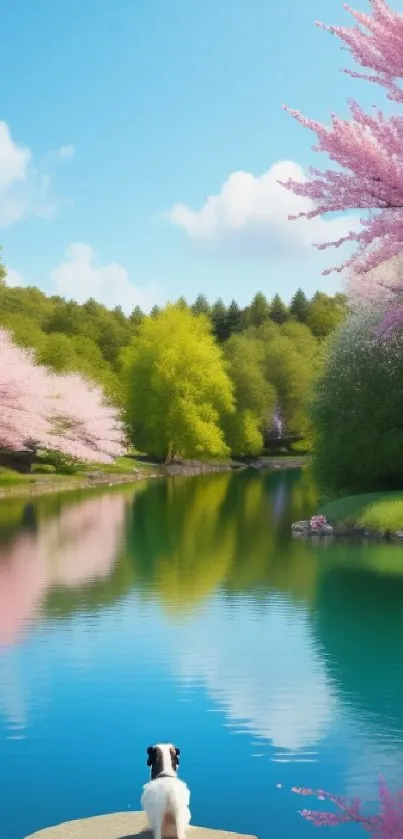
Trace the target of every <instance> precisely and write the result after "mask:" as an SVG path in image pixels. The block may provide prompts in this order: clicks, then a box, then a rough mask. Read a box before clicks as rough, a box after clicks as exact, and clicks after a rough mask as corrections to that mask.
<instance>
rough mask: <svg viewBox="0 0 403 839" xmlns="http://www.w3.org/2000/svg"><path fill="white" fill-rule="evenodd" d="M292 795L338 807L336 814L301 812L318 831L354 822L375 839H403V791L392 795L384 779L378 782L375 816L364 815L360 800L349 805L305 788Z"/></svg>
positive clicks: (295, 788) (343, 799)
mask: <svg viewBox="0 0 403 839" xmlns="http://www.w3.org/2000/svg"><path fill="white" fill-rule="evenodd" d="M292 791H293V792H295V793H297V795H303V796H314V797H315V798H317V799H318V800H320V801H329V802H330V803H331V804H333V805H334V806H335V808H336V812H323V811H321V810H307V809H303V810H301V811H300V813H301V816H302V817H303V818H304V819H306V820H307V821H310V822H312V823H313V824H314V825H315V826H316V827H337V825H339V824H343V823H346V822H353V823H355V824H359V825H361V827H363V828H364V830H366V831H367V832H368V833H370V834H371V835H372V836H374V837H375V839H403V790H400V791H399V792H397V793H396V794H395V795H393V794H392V793H391V792H390V791H389V790H388V788H387V786H386V784H385V782H384V780H383V779H382V778H381V779H380V781H379V798H380V805H381V806H380V810H379V812H378V813H376V814H375V815H373V816H370V815H366V814H364V813H363V812H362V809H361V801H360V799H359V798H354V799H353V800H352V801H347V800H346V799H345V798H343V797H341V796H336V795H332V794H331V793H328V792H325V791H324V790H312V789H306V788H304V787H293V789H292Z"/></svg>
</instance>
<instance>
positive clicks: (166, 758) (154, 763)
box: [147, 743, 180, 781]
mask: <svg viewBox="0 0 403 839" xmlns="http://www.w3.org/2000/svg"><path fill="white" fill-rule="evenodd" d="M179 755H180V749H177V748H176V746H173V745H172V743H157V744H156V745H155V746H149V747H148V749H147V766H151V780H152V781H153V780H154V779H155V778H158V776H159V775H162V774H163V775H176V773H177V769H178V766H179Z"/></svg>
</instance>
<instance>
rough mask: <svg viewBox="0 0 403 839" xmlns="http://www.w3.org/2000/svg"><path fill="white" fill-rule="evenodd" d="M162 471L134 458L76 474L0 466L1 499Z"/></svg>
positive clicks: (109, 483)
mask: <svg viewBox="0 0 403 839" xmlns="http://www.w3.org/2000/svg"><path fill="white" fill-rule="evenodd" d="M159 473H160V470H159V468H158V467H156V466H155V465H154V464H152V463H143V462H140V461H137V460H136V459H135V458H131V457H120V458H118V460H117V461H116V462H115V463H112V464H108V465H105V464H99V465H97V464H93V465H92V466H91V467H89V468H87V469H81V470H78V471H77V472H75V473H74V474H73V475H66V474H61V473H58V472H50V473H47V472H44V473H41V472H39V471H35V472H29V473H28V474H22V473H21V472H17V471H16V470H14V469H5V468H3V467H0V498H5V497H9V496H17V495H19V496H20V495H40V494H46V493H48V492H65V491H67V490H73V489H89V488H91V487H94V486H102V485H106V486H114V485H117V484H129V483H135V482H137V481H139V480H142V479H144V478H147V477H148V478H149V477H154V476H155V475H158V474H159Z"/></svg>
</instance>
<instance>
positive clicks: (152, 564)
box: [127, 472, 236, 609]
mask: <svg viewBox="0 0 403 839" xmlns="http://www.w3.org/2000/svg"><path fill="white" fill-rule="evenodd" d="M230 480H231V475H230V473H227V472H225V473H221V474H218V475H204V476H199V477H197V478H176V477H175V478H171V479H169V480H167V481H161V482H159V481H158V482H155V483H150V485H149V486H148V489H147V492H145V493H143V494H142V495H141V496H139V497H138V498H137V499H136V500H135V505H134V514H133V517H132V519H131V522H130V528H129V530H128V533H127V551H128V553H129V555H130V559H131V562H132V564H133V567H134V569H135V575H136V583H137V584H138V585H139V586H141V587H143V588H148V587H149V588H150V589H151V590H152V593H157V594H158V596H159V597H160V598H161V600H162V601H163V602H164V603H165V605H166V606H169V607H171V608H173V609H175V608H181V609H183V608H184V607H188V608H191V607H192V606H193V605H194V604H195V603H196V602H198V601H199V600H202V599H203V598H204V597H206V596H207V595H209V594H211V593H212V592H213V591H214V590H215V589H216V587H217V586H218V585H219V584H220V583H221V582H222V580H223V579H225V577H226V575H227V573H228V570H229V568H230V565H231V561H232V557H233V554H234V550H235V544H236V529H235V523H234V520H233V518H232V517H231V516H230V515H228V514H227V512H226V510H225V502H226V497H227V489H228V483H229V482H230Z"/></svg>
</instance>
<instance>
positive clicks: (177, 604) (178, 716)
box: [0, 472, 403, 839]
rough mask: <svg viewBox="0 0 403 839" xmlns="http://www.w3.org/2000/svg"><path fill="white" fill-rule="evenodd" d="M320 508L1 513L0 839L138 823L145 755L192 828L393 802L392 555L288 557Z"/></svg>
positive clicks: (250, 489) (127, 495)
mask: <svg viewBox="0 0 403 839" xmlns="http://www.w3.org/2000/svg"><path fill="white" fill-rule="evenodd" d="M316 503H317V501H316V497H315V490H314V488H313V486H312V484H311V483H310V480H309V478H308V476H307V474H301V473H298V472H283V473H274V474H273V473H266V474H260V473H255V472H251V473H250V474H249V473H247V472H244V473H242V474H239V475H232V474H218V475H207V476H204V477H200V478H173V479H170V480H169V481H167V482H164V481H160V480H158V481H150V482H149V483H148V484H138V485H136V487H135V488H134V489H127V488H126V489H124V490H121V489H119V490H109V491H104V492H102V493H101V492H98V491H95V490H94V491H93V494H74V495H72V494H69V495H66V496H64V497H57V496H48V497H42V498H39V499H37V501H36V502H34V503H26V501H20V500H13V501H8V502H2V503H1V504H0V785H1V791H2V795H1V822H2V825H1V836H2V837H4V839H22V837H24V836H25V835H27V834H29V833H31V832H33V831H34V830H37V829H39V828H41V827H46V826H48V825H51V824H55V823H58V822H60V821H64V820H67V819H74V818H79V817H85V816H90V815H93V814H98V813H104V812H109V811H116V810H128V809H138V808H139V797H140V792H141V785H142V783H144V782H145V781H146V780H147V768H146V765H145V749H146V747H147V746H148V745H149V744H151V743H153V742H156V741H160V740H170V741H173V742H175V743H176V744H177V745H179V746H180V747H181V750H182V763H181V767H180V768H181V775H182V777H183V778H184V780H186V781H187V782H188V783H189V785H190V787H191V792H192V799H191V810H192V817H193V822H194V823H195V824H197V823H199V824H205V825H210V826H213V827H222V828H227V829H232V830H237V831H244V832H249V833H256V834H258V835H259V836H260V837H261V839H266V837H269V836H272V835H275V836H276V839H281V837H294V838H295V837H309V836H311V835H314V834H315V831H316V829H315V828H314V827H312V826H311V825H309V824H307V823H305V822H304V821H303V820H302V819H301V817H300V816H299V815H298V812H297V810H298V808H299V807H301V805H305V803H306V801H305V800H303V801H301V800H300V799H299V798H298V797H297V796H295V795H293V794H292V793H291V791H290V788H291V787H292V786H293V785H297V786H298V785H301V786H314V787H324V788H327V789H330V790H332V791H335V792H339V793H347V794H348V795H351V796H352V795H361V796H363V798H364V799H366V800H369V801H371V800H372V799H373V798H374V796H375V795H376V784H377V776H378V773H379V772H382V773H383V774H384V776H385V777H386V779H387V780H388V782H389V783H390V785H391V786H392V788H396V787H397V786H399V785H401V786H403V760H402V758H403V653H402V646H403V551H402V548H401V547H400V546H397V545H396V546H394V545H382V546H377V545H371V546H368V547H359V546H355V547H352V546H350V547H349V546H345V545H344V546H343V545H337V546H334V545H333V546H325V545H323V544H318V545H311V544H308V543H305V542H303V541H295V540H294V541H293V540H292V539H291V537H290V524H291V522H292V521H293V520H295V519H299V518H302V517H304V516H307V515H309V514H311V513H313V512H314V511H315V510H316ZM354 832H355V831H354V830H353V829H338V834H340V836H342V835H343V834H344V835H345V836H347V835H351V836H352V835H353V833H354Z"/></svg>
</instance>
